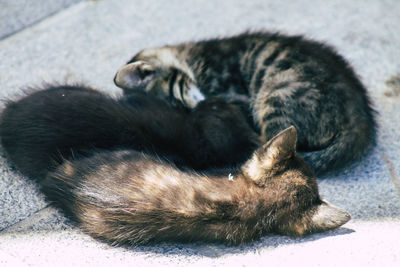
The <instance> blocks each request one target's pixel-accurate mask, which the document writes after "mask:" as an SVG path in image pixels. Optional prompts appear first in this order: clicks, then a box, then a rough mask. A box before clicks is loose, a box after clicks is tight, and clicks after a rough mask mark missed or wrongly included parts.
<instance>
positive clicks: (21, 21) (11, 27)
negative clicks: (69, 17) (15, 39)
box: [0, 0, 82, 40]
mask: <svg viewBox="0 0 400 267" xmlns="http://www.w3.org/2000/svg"><path fill="white" fill-rule="evenodd" d="M80 1H82V0H41V1H29V0H3V1H1V2H0V40H1V39H4V38H6V37H7V36H10V35H12V34H14V33H16V32H18V31H20V30H23V29H25V28H27V27H30V26H32V25H33V24H35V23H38V22H39V21H41V20H43V19H45V18H47V17H49V16H52V15H54V14H56V13H57V12H59V11H60V10H63V9H64V8H67V7H69V6H70V5H72V4H75V3H77V2H80Z"/></svg>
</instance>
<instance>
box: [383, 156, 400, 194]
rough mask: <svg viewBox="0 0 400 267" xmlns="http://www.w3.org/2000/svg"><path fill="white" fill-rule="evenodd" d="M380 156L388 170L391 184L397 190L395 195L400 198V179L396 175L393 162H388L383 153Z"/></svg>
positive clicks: (388, 159)
mask: <svg viewBox="0 0 400 267" xmlns="http://www.w3.org/2000/svg"><path fill="white" fill-rule="evenodd" d="M382 154H383V159H384V161H385V163H386V167H387V168H388V170H389V174H390V178H391V179H392V183H393V185H394V187H395V188H396V190H397V194H398V195H399V196H400V179H399V177H398V176H397V174H396V170H395V168H394V166H393V162H392V161H391V160H390V158H389V157H388V155H386V153H385V152H383V153H382Z"/></svg>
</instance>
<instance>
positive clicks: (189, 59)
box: [114, 32, 376, 174]
mask: <svg viewBox="0 0 400 267" xmlns="http://www.w3.org/2000/svg"><path fill="white" fill-rule="evenodd" d="M114 81H115V84H116V85H117V86H119V87H121V88H122V89H123V90H124V92H125V94H126V95H129V94H131V93H132V92H135V91H137V90H139V91H140V90H142V91H146V92H149V93H153V94H154V95H157V96H158V97H161V98H164V99H169V100H172V101H179V102H182V103H183V104H184V105H186V106H187V107H190V108H193V107H195V106H196V105H197V103H199V102H200V101H201V100H203V99H204V98H208V97H210V96H219V97H222V98H224V99H225V100H227V101H229V102H234V103H240V104H241V105H242V106H243V107H245V108H244V110H247V115H248V116H249V117H250V119H251V120H252V121H253V123H254V125H255V126H256V127H257V128H258V130H259V131H260V133H261V135H262V138H263V141H267V140H269V139H271V138H272V137H273V136H275V135H276V134H277V133H278V132H280V131H281V130H283V129H285V128H287V127H289V126H290V125H294V126H295V127H296V129H297V130H298V132H299V138H298V143H297V147H298V150H299V151H300V152H304V153H302V155H303V157H304V158H305V160H306V161H307V162H308V163H309V164H310V165H311V166H312V169H313V170H314V171H315V172H316V173H317V174H322V173H325V172H327V171H329V170H336V169H339V168H340V167H343V166H344V165H346V164H348V163H351V162H353V161H355V160H357V159H359V158H360V157H361V156H362V155H364V154H365V153H366V152H367V151H368V150H369V149H370V148H371V146H372V145H373V144H374V140H375V132H376V123H375V120H374V115H375V112H374V111H373V109H372V108H371V103H370V100H369V98H368V96H367V91H366V89H365V88H364V86H363V85H362V84H361V82H360V81H359V79H358V78H357V76H356V74H355V73H354V71H353V70H352V69H351V67H350V66H349V64H348V63H347V62H346V61H345V60H344V59H343V58H342V57H341V56H339V55H338V54H337V53H336V52H335V51H334V50H333V49H332V48H331V47H329V46H327V45H324V44H321V43H318V42H315V41H310V40H307V39H305V38H303V37H300V36H285V35H282V34H275V33H274V34H272V33H267V32H258V33H244V34H240V35H238V36H234V37H229V38H222V39H211V40H207V41H200V42H191V43H184V44H178V45H174V46H165V47H160V48H150V49H144V50H142V51H141V52H139V53H137V54H136V55H135V56H134V57H133V58H132V59H131V60H130V61H129V62H128V64H127V65H125V66H124V67H122V68H121V69H120V70H119V71H118V73H117V74H116V76H115V79H114Z"/></svg>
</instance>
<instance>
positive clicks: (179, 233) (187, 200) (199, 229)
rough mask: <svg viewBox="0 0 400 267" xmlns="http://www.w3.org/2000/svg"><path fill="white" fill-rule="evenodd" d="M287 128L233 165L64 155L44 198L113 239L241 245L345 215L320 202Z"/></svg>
mask: <svg viewBox="0 0 400 267" xmlns="http://www.w3.org/2000/svg"><path fill="white" fill-rule="evenodd" d="M296 137H297V133H296V130H295V128H294V127H290V128H288V129H286V130H284V131H283V132H281V133H279V134H278V135H277V136H275V137H273V138H272V139H271V140H270V141H269V142H268V143H267V144H265V145H264V146H262V147H261V148H259V149H258V150H256V152H254V154H253V155H252V156H251V158H250V159H249V160H248V161H247V162H246V163H244V164H243V165H242V166H241V167H240V168H239V169H237V170H236V171H235V172H233V171H232V172H231V173H225V174H224V175H219V176H206V175H202V174H199V173H196V172H193V171H187V172H183V171H181V170H179V169H177V168H176V167H175V166H174V165H171V164H170V163H166V162H164V161H162V160H160V159H159V158H156V157H153V156H150V155H146V154H144V153H141V152H137V151H133V150H116V151H106V152H98V153H95V154H93V155H92V156H91V157H87V158H82V159H80V160H70V161H64V163H62V164H61V165H60V166H59V167H58V168H56V169H55V170H54V171H53V172H50V173H49V174H48V175H47V177H46V179H45V180H44V181H43V182H42V186H43V191H44V193H45V194H46V195H47V196H48V198H49V199H50V200H52V201H54V203H55V204H56V205H58V206H59V207H61V208H62V209H63V210H64V211H65V213H66V214H68V215H69V216H70V217H71V218H72V219H73V220H74V221H76V222H77V223H78V225H79V226H80V227H81V228H82V229H83V230H84V231H85V232H87V233H89V234H90V235H92V236H93V237H95V238H97V239H100V240H102V241H106V242H108V243H110V244H112V245H139V244H146V243H155V242H164V241H179V242H193V241H206V242H222V243H226V244H234V245H238V244H242V243H246V242H251V241H253V240H256V239H258V238H260V237H261V236H262V235H264V234H265V233H268V232H275V233H281V234H286V235H292V236H302V235H304V234H309V233H313V232H319V231H325V230H328V229H333V228H336V227H339V226H340V225H342V224H344V223H346V222H347V221H348V220H349V219H350V216H349V214H348V213H347V212H345V211H343V210H340V209H338V208H336V207H333V206H331V205H330V204H328V203H326V202H324V201H322V200H321V199H320V197H319V194H318V187H317V184H316V181H315V178H314V177H313V174H312V171H311V170H310V168H309V167H308V165H307V164H306V163H305V162H304V161H303V160H302V159H301V158H300V157H299V156H297V155H296Z"/></svg>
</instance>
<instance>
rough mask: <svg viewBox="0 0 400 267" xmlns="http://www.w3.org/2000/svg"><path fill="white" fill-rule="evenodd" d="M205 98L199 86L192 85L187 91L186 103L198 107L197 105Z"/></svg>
mask: <svg viewBox="0 0 400 267" xmlns="http://www.w3.org/2000/svg"><path fill="white" fill-rule="evenodd" d="M204 99H205V96H204V95H203V94H202V93H201V92H200V90H199V88H197V87H196V86H191V87H190V88H189V90H187V91H186V93H185V103H186V105H188V106H189V107H191V108H194V107H196V105H197V104H198V103H199V102H200V101H203V100H204Z"/></svg>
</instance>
